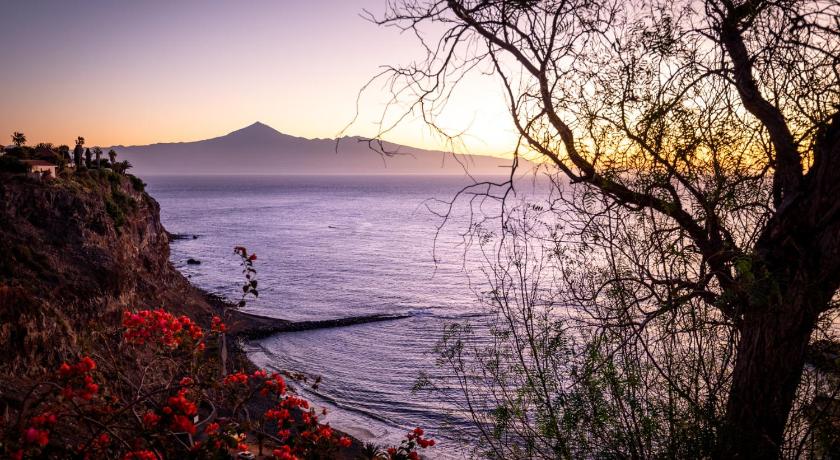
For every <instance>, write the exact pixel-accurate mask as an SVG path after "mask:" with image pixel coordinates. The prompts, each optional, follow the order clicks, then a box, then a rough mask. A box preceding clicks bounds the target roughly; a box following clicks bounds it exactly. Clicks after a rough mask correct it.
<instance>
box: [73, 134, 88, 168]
mask: <svg viewBox="0 0 840 460" xmlns="http://www.w3.org/2000/svg"><path fill="white" fill-rule="evenodd" d="M79 140H81V142H79ZM84 142H85V141H84V139H83V138H81V137H80V138H79V139H77V140H76V146H75V147H73V164H75V165H76V169H77V170H78V169H79V168H80V167H81V166H82V155H84V152H85V149H84V147H82V144H84Z"/></svg>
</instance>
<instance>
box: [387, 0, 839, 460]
mask: <svg viewBox="0 0 840 460" xmlns="http://www.w3.org/2000/svg"><path fill="white" fill-rule="evenodd" d="M838 17H840V3H838V2H821V1H813V2H810V1H792V2H775V1H764V0H741V1H729V0H705V1H701V2H688V1H683V2H673V1H666V0H643V1H640V2H609V1H606V0H562V1H555V0H546V1H536V0H534V1H501V0H448V1H410V0H408V1H398V2H395V3H393V4H391V6H390V10H389V13H388V14H387V16H386V17H385V18H383V19H381V20H377V21H378V22H379V23H382V24H387V25H395V26H397V27H400V28H402V29H404V30H410V31H411V32H413V33H416V34H417V36H418V37H421V40H422V45H423V47H422V49H423V50H424V51H425V52H426V53H427V57H426V59H425V60H424V61H422V62H421V63H419V64H416V65H413V66H409V67H400V68H392V69H390V71H389V72H386V75H387V76H388V77H389V78H391V79H392V80H391V82H390V83H391V86H390V87H391V88H397V89H396V91H401V90H400V88H404V92H401V93H399V94H398V95H397V96H406V95H409V96H413V97H415V98H417V97H419V100H417V101H416V103H415V104H413V105H412V106H411V109H410V110H412V111H420V112H421V113H422V116H423V118H424V119H425V120H428V121H430V123H431V124H432V125H433V126H434V127H435V128H436V129H437V130H438V132H441V133H443V134H444V135H446V132H447V131H446V130H445V129H443V128H442V127H440V126H437V125H436V124H435V120H436V116H437V115H438V114H439V113H440V112H441V110H442V108H443V106H444V105H445V104H446V102H447V100H448V99H449V95H450V94H451V91H452V90H453V87H454V86H455V85H457V84H458V83H459V82H460V81H461V79H462V78H463V77H464V76H465V75H466V74H467V73H468V72H470V71H476V70H487V71H489V72H492V73H493V74H494V75H495V76H496V77H498V80H499V81H500V83H501V85H502V88H503V93H504V98H505V99H506V100H505V103H506V105H507V107H508V108H509V110H510V113H511V126H512V127H513V128H514V129H515V130H516V132H517V133H518V134H519V136H520V142H521V146H522V150H526V149H527V150H531V151H533V152H536V153H538V154H540V155H541V156H542V158H543V159H544V160H545V166H546V167H547V168H548V170H549V171H551V172H552V173H553V174H557V177H556V179H555V181H554V183H555V193H556V194H557V196H559V197H562V208H563V212H562V213H559V212H558V214H557V215H555V216H554V217H553V218H554V219H555V220H556V221H558V222H560V223H558V224H557V225H558V227H557V232H562V234H563V237H564V238H568V239H569V240H570V241H574V243H562V244H561V243H560V242H558V244H557V254H563V257H564V259H562V261H563V266H562V269H561V268H557V270H559V272H558V275H557V276H558V277H557V280H558V282H559V283H560V284H559V285H562V286H563V289H562V292H560V293H557V295H558V296H560V295H563V296H566V299H567V300H568V302H569V305H570V306H574V307H575V308H576V309H577V310H576V311H578V312H585V313H579V315H580V314H582V315H584V316H586V318H587V320H588V323H587V324H586V326H585V327H587V328H588V329H587V330H588V331H590V332H591V333H592V334H595V336H596V337H599V339H601V338H602V339H604V341H605V342H607V341H609V342H610V343H615V347H614V348H613V349H612V350H606V351H605V354H604V355H603V356H604V358H603V359H604V361H605V363H604V364H602V365H599V366H601V367H598V368H602V367H603V366H613V365H615V364H616V362H617V360H618V357H619V356H622V355H625V356H626V355H627V354H628V353H630V352H632V351H633V350H636V351H640V354H637V355H634V356H636V357H637V358H638V360H641V361H642V362H643V363H644V367H643V369H647V371H645V372H646V373H645V374H644V375H645V376H646V377H650V381H649V382H648V384H649V385H654V384H655V383H653V382H658V384H656V385H661V388H664V389H667V390H668V393H667V398H665V397H663V398H665V399H668V398H670V401H672V403H668V404H670V405H667V406H663V407H668V408H670V410H672V412H671V413H672V414H675V416H677V415H679V413H680V412H683V413H688V412H689V411H688V410H687V408H692V410H697V412H691V413H692V415H691V416H692V417H693V416H695V415H697V416H700V415H702V416H703V417H704V420H705V421H704V422H703V423H704V424H705V425H704V426H706V427H708V430H709V431H711V432H713V434H712V435H710V436H712V438H713V439H712V441H709V442H708V443H711V444H713V445H714V446H713V448H712V451H710V452H713V453H708V454H707V455H710V456H715V457H728V458H777V457H779V455H780V454H781V452H782V450H783V447H784V446H793V447H790V448H791V449H794V448H803V446H806V445H808V442H807V440H808V439H809V438H808V436H809V433H811V432H812V430H811V429H810V428H808V427H807V426H806V427H805V428H802V425H796V423H799V422H801V419H799V418H795V419H791V418H790V414H791V411H792V409H793V408H794V406H795V405H796V397H797V394H798V391H799V394H800V395H802V396H803V397H804V396H806V395H807V394H808V393H807V389H805V388H804V387H802V386H801V385H800V382H801V379H802V376H803V369H804V364H805V358H806V351H807V350H808V345H809V342H810V341H811V339H812V337H813V336H814V335H815V334H817V335H825V334H833V333H835V332H836V327H834V323H832V321H831V317H832V314H833V313H836V312H837V307H838V305H840V304H838V298H837V292H838V287H840V205H838V198H837V197H838V196H840V68H838V63H840V27H838V23H837V18H838ZM430 35H431V36H432V37H431V38H430ZM418 95H419V96H418ZM395 100H400V98H395ZM388 129H390V127H389V126H383V132H387V131H388ZM505 196H508V195H505ZM558 206H559V204H558ZM555 209H556V208H555ZM526 228H527V227H526ZM503 230H504V231H509V227H503ZM523 231H524V230H523ZM557 232H555V233H553V234H550V235H549V237H550V238H556V237H557V235H558V233H557ZM573 250H574V251H587V250H588V251H598V252H597V256H596V255H595V254H590V256H589V259H588V260H587V261H583V260H577V259H575V257H572V256H571V255H570V254H571V251H573ZM567 256H568V257H567ZM558 257H560V256H559V255H558ZM568 260H577V263H575V264H574V265H573V266H571V267H570V266H568V265H566V264H567V262H568ZM558 264H559V262H558ZM582 273H586V274H587V275H588V276H586V277H578V278H575V279H576V280H577V283H570V282H567V281H568V280H569V279H572V278H574V276H575V275H579V274H582ZM564 280H565V281H564ZM506 292H507V293H508V294H509V295H511V296H513V297H515V298H516V299H520V297H519V295H520V294H515V293H516V292H519V291H515V290H511V291H506ZM566 320H567V321H580V319H579V316H578V317H574V316H573V315H568V314H567V315H566ZM821 324H823V325H826V326H825V327H826V328H827V329H826V330H822V329H819V326H820V325H821ZM582 327H584V326H582ZM615 338H619V339H620V340H612V339H615ZM605 342H603V343H605ZM676 350H679V352H676ZM543 358H547V357H546V355H544V354H540V353H537V354H536V355H535V356H534V359H536V360H537V362H540V361H539V360H540V359H543ZM640 369H642V368H640ZM538 374H539V373H538ZM542 375H545V374H542ZM628 378H630V379H634V378H636V379H637V378H639V376H638V375H636V376H635V377H633V376H629V377H628ZM698 379H699V380H698ZM698 382H699V384H698ZM496 383H497V384H498V383H499V382H496ZM539 394H540V395H541V397H559V396H558V393H555V392H552V391H548V390H546V391H545V392H543V393H539ZM673 401H679V402H680V404H676V405H674V404H673ZM805 403H807V401H806V402H805ZM546 407H552V406H551V405H549V406H546ZM629 410H630V412H631V414H629V415H628V416H632V408H631V409H629ZM812 412H813V411H812ZM543 415H544V416H545V418H542V419H540V420H542V421H543V422H544V423H545V424H547V425H541V426H540V430H541V431H540V433H546V432H551V433H562V432H563V430H564V427H563V426H562V425H561V424H559V423H560V422H559V421H560V420H562V417H559V416H558V417H554V418H552V416H551V413H550V411H549V412H548V413H545V414H543ZM552 421H553V422H556V423H557V424H555V425H552ZM684 421H686V422H689V420H688V419H684ZM691 423H693V422H691ZM791 423H793V425H791ZM549 427H550V429H551V431H545V430H549ZM671 427H672V428H671V429H670V431H669V429H668V428H663V430H664V431H663V433H666V436H669V437H668V438H667V441H666V442H668V443H675V442H678V441H679V438H678V437H677V435H676V432H675V431H674V429H675V428H674V427H675V425H672V426H671ZM786 427H787V428H790V429H789V430H788V432H787V433H788V435H789V437H788V438H786V437H785V433H786ZM800 428H801V429H800ZM616 436H617V435H616ZM490 438H491V436H487V437H486V439H490ZM704 442H706V441H704ZM786 442H787V443H788V444H785V443H786ZM558 446H559V444H555V445H554V447H557V448H558V449H560V448H559V447H558ZM663 448H664V447H663ZM652 449H654V451H655V448H654V447H652ZM560 450H562V449H560ZM558 452H559V451H558ZM558 455H559V454H558ZM628 455H629V454H628ZM693 455H700V454H699V453H698V451H694V454H693ZM643 456H644V455H643ZM654 456H655V455H654Z"/></svg>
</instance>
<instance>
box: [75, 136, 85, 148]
mask: <svg viewBox="0 0 840 460" xmlns="http://www.w3.org/2000/svg"><path fill="white" fill-rule="evenodd" d="M76 145H78V146H80V147H81V146H83V145H85V138H84V137H82V136H79V137H77V138H76Z"/></svg>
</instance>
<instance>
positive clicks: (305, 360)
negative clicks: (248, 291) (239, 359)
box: [146, 176, 494, 458]
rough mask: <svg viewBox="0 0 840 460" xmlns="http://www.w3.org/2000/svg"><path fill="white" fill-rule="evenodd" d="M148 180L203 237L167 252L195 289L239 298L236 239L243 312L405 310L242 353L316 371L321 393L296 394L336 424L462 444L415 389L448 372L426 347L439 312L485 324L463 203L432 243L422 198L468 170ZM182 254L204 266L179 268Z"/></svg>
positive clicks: (180, 222) (175, 215)
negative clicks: (253, 293) (249, 278)
mask: <svg viewBox="0 0 840 460" xmlns="http://www.w3.org/2000/svg"><path fill="white" fill-rule="evenodd" d="M146 181H147V182H148V184H149V192H150V193H151V194H152V196H154V197H155V198H156V199H157V200H158V201H159V202H160V204H161V218H162V220H163V224H164V225H165V227H166V228H167V229H168V230H169V231H170V232H172V233H181V234H190V235H192V234H195V235H198V238H197V239H187V240H177V241H174V242H173V244H172V256H171V257H172V262H173V263H174V264H175V266H176V267H178V268H179V269H180V270H181V271H182V272H183V273H184V274H186V275H187V276H189V277H190V278H191V280H192V282H193V283H194V284H196V285H197V286H199V287H201V288H204V289H206V290H208V291H211V292H214V293H219V294H222V295H224V296H226V297H228V298H231V299H237V298H238V297H237V296H238V286H239V285H240V283H241V275H240V269H239V266H238V259H237V258H236V257H235V256H234V255H233V253H232V248H233V247H234V246H236V245H243V246H246V247H247V248H248V250H249V251H253V252H255V253H257V255H258V261H257V266H256V268H257V270H258V277H259V283H260V297H259V300H257V301H254V302H250V303H249V304H248V307H247V309H248V310H249V311H252V312H254V313H258V314H263V315H267V316H273V317H278V318H284V319H290V320H313V319H327V318H340V317H346V316H356V315H365V314H372V313H392V314H410V315H411V317H410V318H408V319H402V320H395V321H388V322H380V323H371V324H363V325H356V326H351V327H345V328H335V329H323V330H315V331H306V332H297V333H286V334H280V335H276V336H274V337H270V338H267V339H264V340H261V341H259V342H256V343H252V344H251V345H250V355H251V357H252V359H253V360H254V361H255V362H256V363H257V364H258V365H261V366H264V367H268V368H273V369H278V370H280V369H286V370H292V371H298V372H303V373H305V374H307V375H311V376H322V377H323V383H322V384H321V386H320V388H319V389H318V390H317V391H312V390H308V389H302V391H303V392H304V393H305V395H306V396H307V397H309V398H311V399H313V400H314V401H315V402H316V403H318V404H321V405H325V406H327V407H328V409H331V415H329V416H328V418H327V420H328V421H329V422H330V423H331V424H332V425H334V426H336V427H338V428H341V429H345V430H348V431H350V432H351V433H353V434H355V435H357V436H359V437H362V438H364V439H368V440H371V441H374V442H376V443H379V444H386V443H394V442H398V441H399V439H400V437H401V436H402V434H403V433H404V432H405V431H406V430H408V429H411V428H413V427H415V426H422V427H424V428H426V429H427V430H428V431H430V432H431V434H432V435H433V436H435V437H436V438H438V439H439V441H442V442H439V444H440V445H441V447H438V448H435V452H434V453H433V455H431V458H440V457H450V456H458V455H459V453H460V452H463V451H464V450H465V449H464V448H463V447H462V446H459V445H458V444H457V443H456V442H455V441H454V440H452V439H450V436H449V435H448V431H449V430H448V429H445V428H444V427H443V426H442V424H444V423H453V424H454V425H456V426H458V425H462V426H466V425H467V424H466V422H465V419H464V418H463V417H459V414H458V413H457V411H455V412H453V408H454V405H453V404H452V403H453V402H452V401H435V400H434V399H430V398H429V397H428V396H427V395H422V396H418V395H413V394H412V387H413V386H414V384H415V382H416V379H417V377H418V375H419V374H420V371H421V370H422V371H426V372H428V373H430V374H432V375H440V374H441V373H444V372H446V370H445V369H438V368H436V367H435V359H434V356H433V355H432V354H431V350H432V348H433V346H434V345H435V343H436V342H437V340H438V339H439V338H440V337H441V334H442V329H443V325H444V324H445V323H446V322H447V321H458V320H463V319H466V318H470V319H473V320H475V319H478V320H480V315H481V313H480V310H479V307H478V303H477V301H476V292H477V291H480V289H481V285H480V283H476V276H475V271H476V270H477V268H478V265H479V262H478V261H477V259H475V258H474V255H471V254H470V253H469V251H466V253H465V250H464V248H465V246H464V244H463V243H464V241H463V237H462V236H461V235H462V233H463V232H465V231H466V230H467V228H468V222H469V215H468V208H467V200H462V201H460V205H458V206H456V207H455V208H454V210H453V213H452V216H453V219H452V221H451V222H450V223H449V224H448V225H447V226H445V227H444V229H443V231H441V232H440V233H439V234H438V237H437V240H436V239H435V235H436V230H437V228H438V226H439V225H440V224H441V219H440V217H438V216H435V215H434V214H433V213H432V211H430V210H429V209H428V207H427V205H429V206H431V207H432V208H433V209H434V210H437V211H441V210H443V209H444V208H443V207H442V206H441V205H440V204H436V203H435V202H430V201H429V200H430V199H434V198H438V199H444V200H450V199H451V198H452V197H453V196H454V195H455V193H456V192H457V191H458V190H459V189H460V188H461V187H463V186H464V185H466V184H468V183H469V179H468V178H466V177H442V176H440V177H417V176H411V177H358V176H356V177H349V176H347V177H306V176H297V177H295V176H285V177H284V176H278V177H265V176H261V177H241V176H239V177H150V178H147V179H146ZM488 206H489V208H491V209H487V210H486V211H487V213H488V214H492V213H493V212H494V210H493V209H492V208H493V206H492V205H488ZM474 209H475V208H474ZM435 242H436V243H435ZM435 244H436V246H435ZM433 248H436V249H435V250H434V251H433ZM433 256H434V257H433ZM188 258H195V259H199V260H200V261H201V265H187V264H186V260H187V259H188ZM435 259H436V260H435ZM471 280H472V281H473V283H472V284H471V283H470V281H471ZM445 414H448V415H445ZM447 441H449V442H447Z"/></svg>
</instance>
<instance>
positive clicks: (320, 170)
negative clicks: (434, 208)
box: [111, 122, 511, 175]
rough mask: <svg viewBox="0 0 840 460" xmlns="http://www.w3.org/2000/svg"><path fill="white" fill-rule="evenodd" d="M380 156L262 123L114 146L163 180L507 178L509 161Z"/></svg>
mask: <svg viewBox="0 0 840 460" xmlns="http://www.w3.org/2000/svg"><path fill="white" fill-rule="evenodd" d="M382 147H383V148H384V150H385V151H388V152H396V153H397V154H396V155H392V156H384V155H382V154H380V153H378V152H377V151H375V150H373V149H371V147H370V144H369V143H368V142H367V141H365V140H364V139H362V138H358V137H344V138H341V139H340V141H339V143H338V149H337V150H336V140H335V139H306V138H302V137H295V136H290V135H288V134H283V133H281V132H279V131H277V130H275V129H274V128H272V127H270V126H268V125H265V124H263V123H259V122H257V123H254V124H252V125H250V126H247V127H245V128H242V129H240V130H237V131H234V132H232V133H230V134H227V135H224V136H221V137H215V138H213V139H207V140H203V141H195V142H176V143H161V144H152V145H139V146H127V147H126V146H114V147H111V148H113V149H115V150H116V151H117V152H118V154H119V157H118V158H119V159H120V160H128V161H130V162H131V164H132V165H134V169H133V170H132V171H133V172H135V173H137V174H139V175H163V174H170V175H171V174H184V175H187V174H325V175H328V174H430V175H431V174H463V173H464V168H466V170H467V171H469V173H470V174H474V175H498V174H508V173H509V172H510V164H511V160H508V159H504V158H497V157H491V156H479V155H453V154H451V153H444V152H439V151H431V150H423V149H418V148H413V147H406V146H402V145H397V144H391V143H387V142H385V143H383V144H382Z"/></svg>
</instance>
